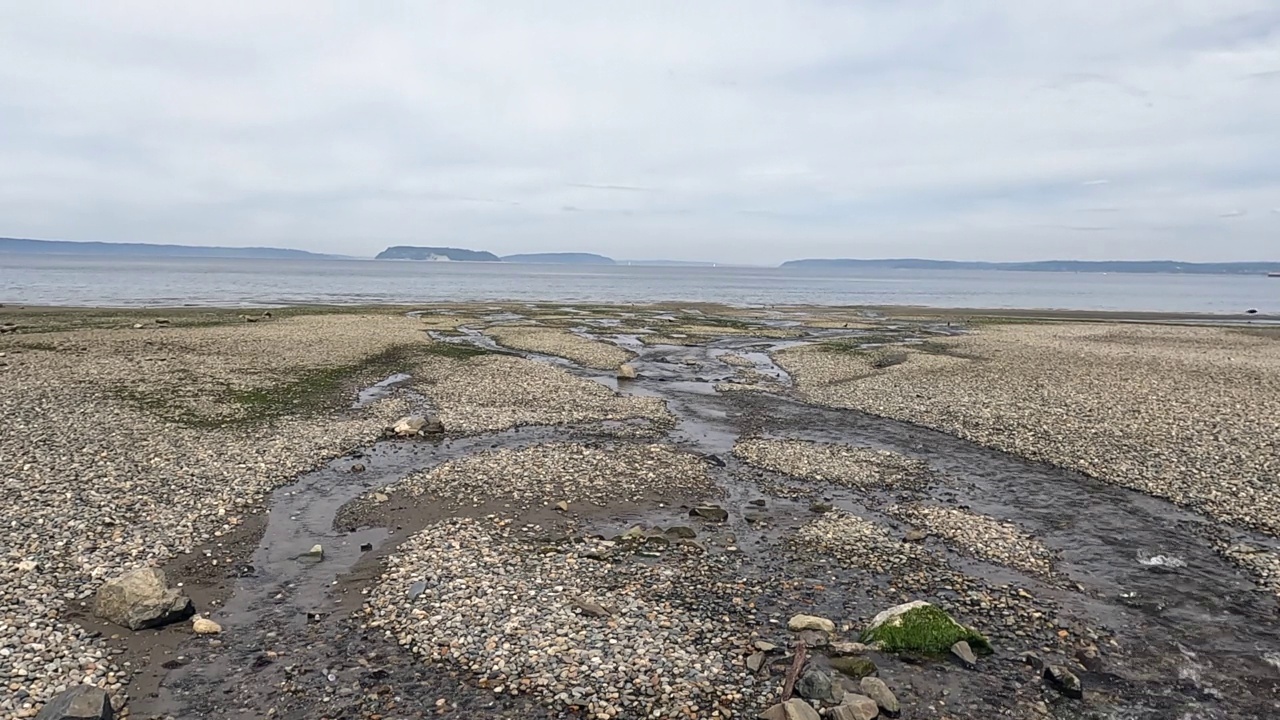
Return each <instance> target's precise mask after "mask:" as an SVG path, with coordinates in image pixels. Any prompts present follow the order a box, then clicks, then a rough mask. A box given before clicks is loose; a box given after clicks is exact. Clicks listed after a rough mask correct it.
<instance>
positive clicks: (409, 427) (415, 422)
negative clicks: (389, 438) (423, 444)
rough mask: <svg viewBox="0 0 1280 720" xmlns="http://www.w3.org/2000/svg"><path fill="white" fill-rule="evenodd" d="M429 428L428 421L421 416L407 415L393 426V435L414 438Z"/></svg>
mask: <svg viewBox="0 0 1280 720" xmlns="http://www.w3.org/2000/svg"><path fill="white" fill-rule="evenodd" d="M426 426H427V419H426V418H425V417H423V416H421V415H406V416H404V417H402V418H400V419H399V420H397V421H396V422H395V424H394V425H392V426H391V434H393V435H395V436H397V437H413V436H414V435H417V434H419V433H421V432H422V429H423V428H424V427H426Z"/></svg>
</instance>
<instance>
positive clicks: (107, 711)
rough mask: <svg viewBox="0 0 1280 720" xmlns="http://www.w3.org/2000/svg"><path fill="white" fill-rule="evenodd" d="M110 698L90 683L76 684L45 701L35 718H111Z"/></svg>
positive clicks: (72, 719)
mask: <svg viewBox="0 0 1280 720" xmlns="http://www.w3.org/2000/svg"><path fill="white" fill-rule="evenodd" d="M114 717H115V713H114V712H112V710H111V699H110V698H108V697H107V694H106V693H105V692H103V691H102V690H101V689H99V688H96V687H93V686H92V685H77V686H75V687H73V688H71V689H70V690H65V691H63V692H60V693H58V694H57V695H56V696H55V697H54V698H53V699H52V700H50V701H49V702H47V703H45V706H44V707H43V708H42V709H41V710H40V714H39V715H36V720H112V718H114Z"/></svg>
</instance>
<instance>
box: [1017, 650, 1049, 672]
mask: <svg viewBox="0 0 1280 720" xmlns="http://www.w3.org/2000/svg"><path fill="white" fill-rule="evenodd" d="M1022 662H1024V663H1026V664H1028V665H1030V666H1031V667H1033V668H1035V669H1036V672H1039V671H1041V670H1044V660H1041V659H1040V656H1039V655H1037V654H1035V653H1033V652H1024V653H1022Z"/></svg>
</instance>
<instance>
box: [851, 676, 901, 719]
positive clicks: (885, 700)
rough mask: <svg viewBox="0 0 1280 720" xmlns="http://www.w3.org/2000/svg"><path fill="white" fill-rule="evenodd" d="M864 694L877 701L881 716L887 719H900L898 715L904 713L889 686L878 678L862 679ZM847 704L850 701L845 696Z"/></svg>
mask: <svg viewBox="0 0 1280 720" xmlns="http://www.w3.org/2000/svg"><path fill="white" fill-rule="evenodd" d="M861 686H862V694H863V695H866V696H867V697H869V698H871V699H872V700H874V701H875V703H876V706H877V707H879V708H880V712H881V714H883V715H885V716H886V717H898V713H900V712H901V711H902V708H901V706H900V705H898V697H897V696H896V695H894V694H893V691H892V690H890V689H889V686H888V685H885V684H884V681H883V680H881V679H880V678H877V677H864V678H862V683H861ZM844 701H845V702H848V701H849V696H848V695H845V700H844Z"/></svg>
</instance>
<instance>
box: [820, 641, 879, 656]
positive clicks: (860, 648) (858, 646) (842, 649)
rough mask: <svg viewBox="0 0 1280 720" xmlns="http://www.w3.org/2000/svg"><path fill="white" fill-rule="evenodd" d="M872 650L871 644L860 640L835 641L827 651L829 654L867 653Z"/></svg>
mask: <svg viewBox="0 0 1280 720" xmlns="http://www.w3.org/2000/svg"><path fill="white" fill-rule="evenodd" d="M870 650H871V646H869V645H864V644H862V643H858V642H833V643H831V644H830V645H829V646H828V647H827V649H826V652H827V654H828V655H865V654H867V652H868V651H870Z"/></svg>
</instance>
